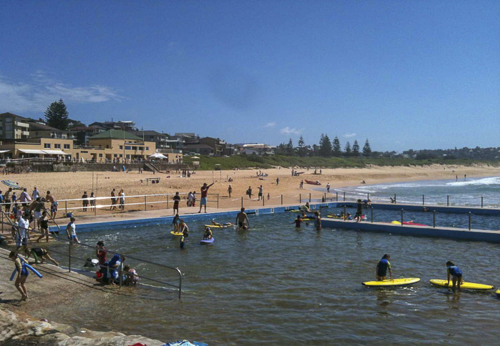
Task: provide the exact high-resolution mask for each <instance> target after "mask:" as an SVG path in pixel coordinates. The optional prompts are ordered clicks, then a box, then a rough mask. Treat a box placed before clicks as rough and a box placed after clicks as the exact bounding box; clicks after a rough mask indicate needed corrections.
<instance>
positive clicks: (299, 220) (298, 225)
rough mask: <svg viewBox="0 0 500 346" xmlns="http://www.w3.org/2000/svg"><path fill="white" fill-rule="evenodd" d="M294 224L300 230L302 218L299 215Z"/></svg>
mask: <svg viewBox="0 0 500 346" xmlns="http://www.w3.org/2000/svg"><path fill="white" fill-rule="evenodd" d="M292 223H294V224H295V227H297V228H300V225H301V224H302V218H301V217H300V215H297V218H296V219H295V220H294V221H293V222H292Z"/></svg>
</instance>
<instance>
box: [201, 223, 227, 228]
mask: <svg viewBox="0 0 500 346" xmlns="http://www.w3.org/2000/svg"><path fill="white" fill-rule="evenodd" d="M232 225H233V224H228V225H205V227H209V228H227V227H230V226H232Z"/></svg>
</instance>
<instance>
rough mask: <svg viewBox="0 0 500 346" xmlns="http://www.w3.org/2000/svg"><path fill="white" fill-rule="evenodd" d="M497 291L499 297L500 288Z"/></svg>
mask: <svg viewBox="0 0 500 346" xmlns="http://www.w3.org/2000/svg"><path fill="white" fill-rule="evenodd" d="M495 293H496V294H497V296H498V297H500V288H499V289H497V291H496V292H495Z"/></svg>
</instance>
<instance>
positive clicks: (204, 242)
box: [200, 237, 215, 245]
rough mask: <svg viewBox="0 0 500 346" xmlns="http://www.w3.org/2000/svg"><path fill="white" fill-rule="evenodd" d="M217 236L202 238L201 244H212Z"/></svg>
mask: <svg viewBox="0 0 500 346" xmlns="http://www.w3.org/2000/svg"><path fill="white" fill-rule="evenodd" d="M214 240H215V238H214V237H212V238H210V239H202V240H200V244H202V245H205V244H212V243H213V242H214Z"/></svg>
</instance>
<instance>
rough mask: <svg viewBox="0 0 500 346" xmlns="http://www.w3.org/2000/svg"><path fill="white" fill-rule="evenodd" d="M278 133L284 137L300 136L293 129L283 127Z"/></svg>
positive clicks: (298, 131) (297, 131)
mask: <svg viewBox="0 0 500 346" xmlns="http://www.w3.org/2000/svg"><path fill="white" fill-rule="evenodd" d="M280 132H281V133H282V134H284V135H300V132H301V131H300V130H297V129H295V128H290V127H288V126H287V127H284V128H282V129H281V130H280Z"/></svg>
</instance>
